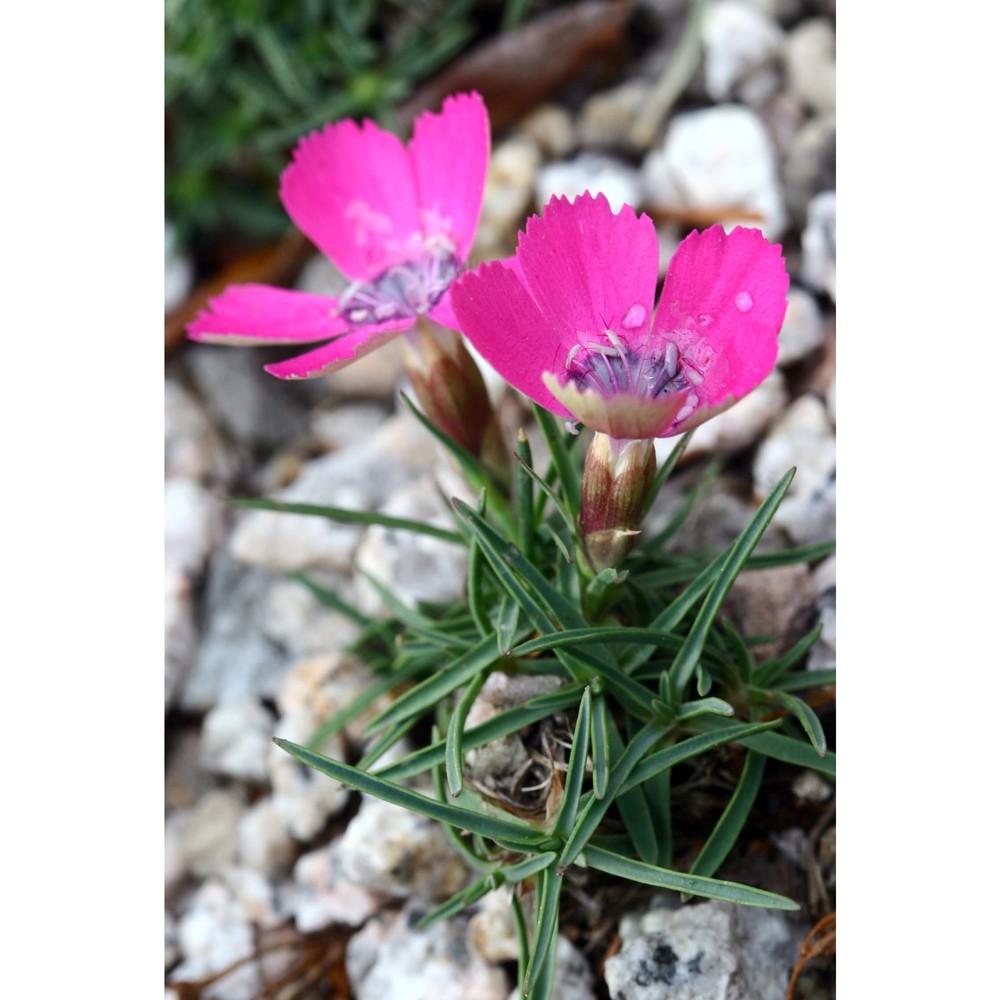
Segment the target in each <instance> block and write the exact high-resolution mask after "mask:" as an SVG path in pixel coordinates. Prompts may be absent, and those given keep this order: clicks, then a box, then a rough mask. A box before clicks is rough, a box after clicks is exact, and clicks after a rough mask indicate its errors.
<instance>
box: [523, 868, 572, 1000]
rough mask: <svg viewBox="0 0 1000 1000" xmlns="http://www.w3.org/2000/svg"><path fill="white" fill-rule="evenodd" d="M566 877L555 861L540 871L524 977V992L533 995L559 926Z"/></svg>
mask: <svg viewBox="0 0 1000 1000" xmlns="http://www.w3.org/2000/svg"><path fill="white" fill-rule="evenodd" d="M562 880H563V877H562V875H561V874H560V872H559V870H558V869H557V868H556V866H555V865H554V864H553V865H551V866H550V867H548V868H543V869H542V870H541V871H540V872H539V873H538V882H537V889H536V891H537V893H538V898H537V904H536V906H535V939H534V942H533V943H532V946H531V957H530V958H529V959H528V968H527V970H526V971H525V976H524V993H525V995H526V996H531V995H532V991H533V990H534V988H535V986H536V985H537V983H538V980H539V978H540V977H541V975H542V972H543V971H544V969H545V966H546V959H547V957H548V953H549V945H550V944H553V943H554V942H555V939H556V936H557V934H558V928H559V893H560V891H561V890H562Z"/></svg>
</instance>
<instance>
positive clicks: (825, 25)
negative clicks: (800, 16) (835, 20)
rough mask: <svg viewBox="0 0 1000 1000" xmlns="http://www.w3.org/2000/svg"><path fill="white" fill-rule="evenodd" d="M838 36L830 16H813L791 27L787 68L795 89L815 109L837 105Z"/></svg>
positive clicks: (829, 108)
mask: <svg viewBox="0 0 1000 1000" xmlns="http://www.w3.org/2000/svg"><path fill="white" fill-rule="evenodd" d="M835 46H836V39H835V37H834V31H833V26H832V25H831V24H830V22H829V21H828V20H827V19H826V18H820V17H817V18H812V19H811V20H808V21H804V22H802V23H801V24H798V25H796V27H795V28H794V29H793V30H792V31H791V33H790V34H789V36H788V43H787V45H786V46H785V72H786V74H787V76H788V85H789V87H790V89H791V90H792V92H793V93H794V94H795V95H796V96H797V97H799V98H800V99H801V100H802V102H803V103H804V104H806V105H807V106H808V107H810V108H812V109H814V110H815V111H821V112H822V111H835V110H836V107H837V72H836V53H835Z"/></svg>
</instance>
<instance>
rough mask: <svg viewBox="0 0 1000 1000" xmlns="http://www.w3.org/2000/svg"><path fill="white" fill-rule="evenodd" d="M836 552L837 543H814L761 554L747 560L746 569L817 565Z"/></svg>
mask: <svg viewBox="0 0 1000 1000" xmlns="http://www.w3.org/2000/svg"><path fill="white" fill-rule="evenodd" d="M836 551H837V543H836V542H834V541H830V542H815V543H814V544H813V545H802V546H799V547H798V548H794V549H785V550H784V551H783V552H761V553H758V554H757V555H752V556H751V557H750V558H749V559H748V560H747V565H746V568H747V569H770V568H771V567H773V566H794V565H795V564H796V563H817V562H821V561H822V560H824V559H825V558H826V557H827V556H832V555H833V553H834V552H836Z"/></svg>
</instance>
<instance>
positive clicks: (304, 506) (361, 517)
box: [226, 497, 465, 545]
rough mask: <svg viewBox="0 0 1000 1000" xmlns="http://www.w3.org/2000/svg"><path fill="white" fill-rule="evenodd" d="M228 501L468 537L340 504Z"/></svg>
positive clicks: (444, 537)
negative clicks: (334, 505) (345, 507)
mask: <svg viewBox="0 0 1000 1000" xmlns="http://www.w3.org/2000/svg"><path fill="white" fill-rule="evenodd" d="M226 503H228V504H229V506H230V507H237V508H240V509H242V510H270V511H275V512H276V513H279V514H304V515H306V516H307V517H324V518H326V519H327V520H328V521H337V522H338V523H340V524H380V525H381V526H382V527H383V528H396V529H398V530H400V531H412V532H414V533H415V534H418V535H430V537H431V538H439V539H440V540H441V541H443V542H451V543H452V544H453V545H464V544H465V539H463V538H462V536H461V535H459V534H457V533H456V532H454V531H449V530H448V529H447V528H439V527H438V526H437V525H434V524H425V523H424V522H423V521H411V520H410V519H409V518H406V517H391V516H390V515H388V514H375V513H372V512H371V511H364V510H345V509H343V508H341V507H323V506H321V505H318V504H312V503H291V502H287V501H283V500H267V499H263V498H260V499H256V498H252V497H248V498H241V499H231V500H227V501H226Z"/></svg>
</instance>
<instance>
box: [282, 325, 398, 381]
mask: <svg viewBox="0 0 1000 1000" xmlns="http://www.w3.org/2000/svg"><path fill="white" fill-rule="evenodd" d="M411 326H413V318H412V317H405V318H403V319H390V320H386V321H385V322H384V323H379V324H378V325H373V326H365V327H361V328H360V329H358V330H352V331H351V332H350V333H346V334H344V335H343V336H342V337H338V338H337V339H336V340H334V341H333V342H332V343H329V344H325V345H324V346H323V347H318V348H317V349H316V350H315V351H308V352H307V353H306V354H299V355H297V356H296V357H294V358H289V359H288V360H287V361H279V362H277V363H276V364H273V365H265V366H264V371H266V372H270V373H271V374H272V375H275V376H277V377H278V378H286V379H304V378H317V377H318V376H320V375H324V374H326V373H327V372H333V371H336V370H337V369H338V368H343V367H344V366H345V365H349V364H350V363H351V362H352V361H357V360H358V358H361V357H364V355H366V354H369V353H371V352H372V351H374V350H375V349H376V348H377V347H381V346H382V345H383V344H385V343H386V342H387V341H389V340H391V339H392V338H393V337H395V336H396V334H397V333H398V332H399V331H400V330H406V329H408V328H409V327H411Z"/></svg>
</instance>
